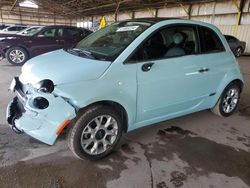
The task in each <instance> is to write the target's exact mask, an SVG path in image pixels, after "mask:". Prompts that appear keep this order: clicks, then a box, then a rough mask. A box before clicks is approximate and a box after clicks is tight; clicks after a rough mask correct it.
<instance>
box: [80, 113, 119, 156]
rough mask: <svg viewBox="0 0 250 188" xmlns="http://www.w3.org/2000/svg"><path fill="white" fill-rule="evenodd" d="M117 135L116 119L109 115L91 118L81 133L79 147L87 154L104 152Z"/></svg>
mask: <svg viewBox="0 0 250 188" xmlns="http://www.w3.org/2000/svg"><path fill="white" fill-rule="evenodd" d="M117 135H118V125H117V121H116V120H115V119H114V118H113V117H112V116H110V115H101V116H98V117H96V118H94V119H92V120H91V121H90V122H89V123H88V124H87V126H86V127H85V128H84V130H83V132H82V134H81V147H82V149H83V150H84V151H85V152H86V153H88V154H89V155H98V154H101V153H104V152H105V151H106V150H107V149H108V148H109V147H111V146H112V144H113V143H114V142H115V140H116V138H117Z"/></svg>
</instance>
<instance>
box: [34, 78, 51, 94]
mask: <svg viewBox="0 0 250 188" xmlns="http://www.w3.org/2000/svg"><path fill="white" fill-rule="evenodd" d="M34 86H35V88H37V89H38V91H41V92H44V93H52V92H53V91H54V88H55V86H54V83H53V82H52V81H51V80H49V79H46V80H42V81H40V82H38V83H37V84H35V85H34Z"/></svg>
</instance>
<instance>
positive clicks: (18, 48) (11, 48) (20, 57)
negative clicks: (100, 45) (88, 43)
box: [0, 26, 91, 65]
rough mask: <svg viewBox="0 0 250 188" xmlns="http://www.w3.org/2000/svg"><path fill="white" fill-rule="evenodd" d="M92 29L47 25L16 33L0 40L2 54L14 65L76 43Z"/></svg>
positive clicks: (0, 52)
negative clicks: (23, 32) (28, 31)
mask: <svg viewBox="0 0 250 188" xmlns="http://www.w3.org/2000/svg"><path fill="white" fill-rule="evenodd" d="M90 33H91V31H89V30H87V29H82V28H77V27H73V26H46V27H43V28H40V29H38V30H36V31H35V32H32V33H28V34H26V35H15V36H12V37H8V38H6V39H4V40H1V41H0V54H1V55H2V56H3V57H6V58H7V59H8V61H9V62H10V63H11V64H13V65H22V64H24V63H25V62H26V61H27V60H28V59H30V58H32V57H35V56H37V55H40V54H43V53H46V52H50V51H53V50H56V49H60V48H67V47H71V46H73V45H76V44H77V43H78V42H79V41H80V40H82V39H83V38H84V37H86V36H87V35H89V34H90Z"/></svg>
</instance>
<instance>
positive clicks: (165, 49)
mask: <svg viewBox="0 0 250 188" xmlns="http://www.w3.org/2000/svg"><path fill="white" fill-rule="evenodd" d="M198 52H199V41H198V37H197V29H196V27H195V26H191V25H178V26H171V27H167V28H165V29H162V30H160V31H158V32H157V33H155V34H154V35H153V36H151V37H150V38H149V39H148V40H147V41H146V42H145V43H144V44H143V45H142V47H140V48H139V49H138V50H137V52H136V53H135V55H134V56H133V57H132V60H135V61H136V62H137V85H138V91H137V122H143V121H148V120H152V121H151V122H154V120H157V119H159V118H162V119H164V118H165V119H166V118H167V117H168V116H169V117H170V116H178V114H185V113H188V112H191V111H195V110H197V109H199V108H203V107H202V104H203V102H204V101H205V100H206V98H208V97H209V95H210V93H211V92H213V91H210V89H209V88H207V87H206V84H207V73H206V72H207V70H206V67H205V65H204V64H203V59H202V57H201V56H200V55H199V53H198Z"/></svg>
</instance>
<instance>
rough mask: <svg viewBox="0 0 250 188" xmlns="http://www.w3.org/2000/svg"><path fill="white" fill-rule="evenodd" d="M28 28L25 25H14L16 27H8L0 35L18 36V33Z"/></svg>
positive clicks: (0, 31)
mask: <svg viewBox="0 0 250 188" xmlns="http://www.w3.org/2000/svg"><path fill="white" fill-rule="evenodd" d="M26 28H27V26H24V25H14V26H9V27H6V28H5V29H3V30H0V33H7V34H16V33H17V32H19V31H21V30H23V29H26Z"/></svg>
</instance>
